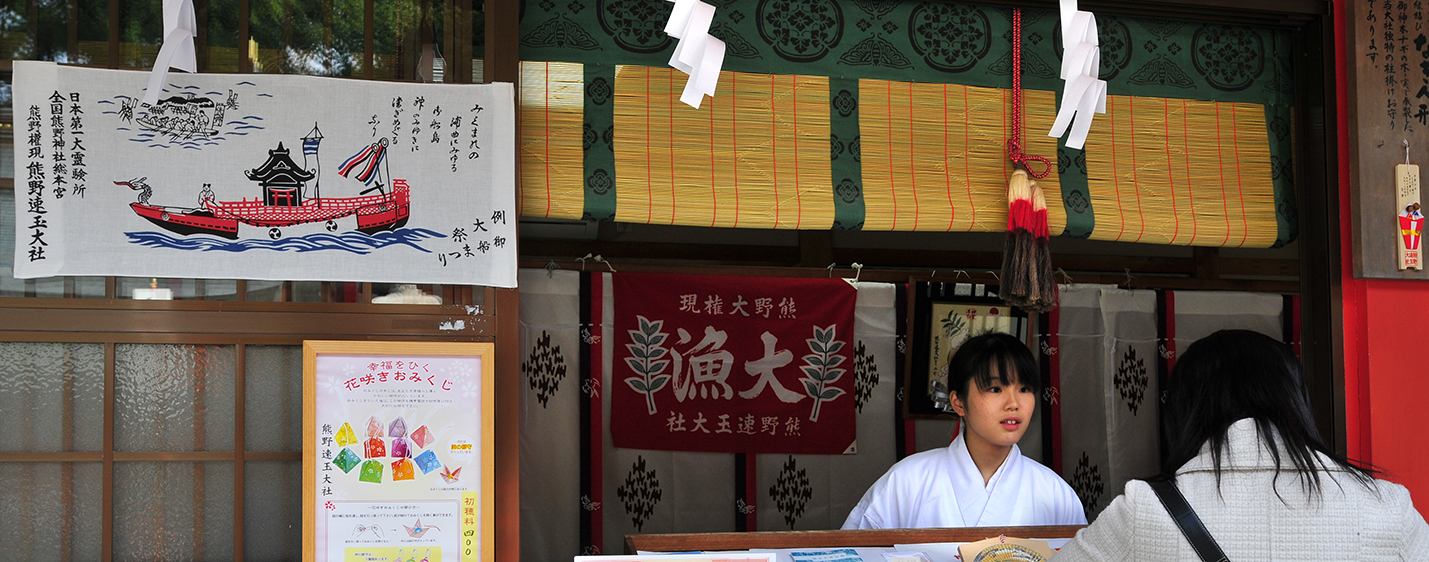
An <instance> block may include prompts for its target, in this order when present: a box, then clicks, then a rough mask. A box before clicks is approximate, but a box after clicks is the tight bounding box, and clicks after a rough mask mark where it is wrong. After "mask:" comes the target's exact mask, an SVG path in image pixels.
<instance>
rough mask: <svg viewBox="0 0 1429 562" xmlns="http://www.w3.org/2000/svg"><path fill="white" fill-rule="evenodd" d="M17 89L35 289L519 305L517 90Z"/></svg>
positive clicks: (263, 84)
mask: <svg viewBox="0 0 1429 562" xmlns="http://www.w3.org/2000/svg"><path fill="white" fill-rule="evenodd" d="M14 73H15V74H14V104H15V108H16V112H17V115H18V116H19V119H18V120H17V123H16V125H17V127H22V128H23V134H22V135H20V136H19V137H18V140H19V142H17V143H16V144H15V163H16V170H18V171H19V173H17V177H16V180H17V181H16V187H15V197H16V205H15V214H16V217H15V218H16V221H15V222H16V244H15V277H17V278H22V279H29V278H35V277H48V276H54V275H116V276H136V277H183V278H209V279H269V280H293V281H372V282H392V283H397V282H402V283H459V284H475V285H488V286H494V287H508V288H509V287H515V286H516V244H515V238H516V219H517V217H516V193H515V192H516V187H515V185H516V182H515V165H516V156H515V139H514V137H513V136H512V135H511V134H510V132H511V131H512V130H514V129H515V94H514V89H513V87H512V85H511V84H486V85H451V84H400V83H388V82H373V81H361V80H344V79H334V78H318V77H309V76H281V75H255V74H193V75H187V74H173V75H170V76H169V77H168V80H167V82H168V86H167V87H166V88H165V89H164V91H163V92H162V94H161V95H159V96H158V98H159V101H158V102H157V103H155V104H154V105H151V106H144V105H142V104H140V103H139V101H140V98H139V97H136V95H137V94H139V93H141V92H143V91H144V90H145V88H144V84H145V83H146V81H147V79H148V78H149V74H148V73H146V72H134V71H118V70H95V69H86V68H75V67H62V66H58V65H55V64H53V63H44V62H25V61H17V62H16V63H15V69H14Z"/></svg>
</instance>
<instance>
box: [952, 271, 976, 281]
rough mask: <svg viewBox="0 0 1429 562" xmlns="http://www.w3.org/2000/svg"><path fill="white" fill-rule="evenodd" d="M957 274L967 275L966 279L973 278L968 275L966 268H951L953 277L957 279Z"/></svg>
mask: <svg viewBox="0 0 1429 562" xmlns="http://www.w3.org/2000/svg"><path fill="white" fill-rule="evenodd" d="M959 275H961V276H963V277H967V278H968V279H972V278H973V276H971V275H968V272H967V271H966V270H962V269H954V270H953V279H957V278H958V276H959Z"/></svg>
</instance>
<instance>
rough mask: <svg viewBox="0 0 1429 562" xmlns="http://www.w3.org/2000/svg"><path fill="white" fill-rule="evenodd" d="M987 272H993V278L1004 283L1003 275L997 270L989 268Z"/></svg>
mask: <svg viewBox="0 0 1429 562" xmlns="http://www.w3.org/2000/svg"><path fill="white" fill-rule="evenodd" d="M987 272H988V273H989V274H991V275H992V278H993V279H996V280H997V282H998V283H1002V276H1001V275H998V274H997V272H996V271H993V270H991V269H989V270H987Z"/></svg>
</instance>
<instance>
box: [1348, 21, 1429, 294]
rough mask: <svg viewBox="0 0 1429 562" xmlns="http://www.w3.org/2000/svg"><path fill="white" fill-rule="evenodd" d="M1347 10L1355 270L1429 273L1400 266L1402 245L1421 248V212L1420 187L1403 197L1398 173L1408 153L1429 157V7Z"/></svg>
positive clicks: (1401, 275)
mask: <svg viewBox="0 0 1429 562" xmlns="http://www.w3.org/2000/svg"><path fill="white" fill-rule="evenodd" d="M1345 10H1346V11H1347V14H1346V17H1347V21H1349V22H1350V24H1349V25H1348V29H1347V31H1348V33H1349V46H1348V47H1346V49H1347V51H1348V55H1349V61H1350V64H1349V65H1348V68H1347V72H1348V74H1349V83H1348V86H1349V120H1350V128H1349V129H1350V152H1351V157H1350V158H1351V163H1350V185H1351V186H1352V188H1353V191H1352V195H1351V211H1350V214H1351V228H1352V230H1353V232H1354V236H1353V241H1354V257H1355V277H1359V278H1374V279H1429V271H1426V270H1423V269H1415V268H1414V267H1413V265H1410V266H1409V267H1408V268H1401V267H1399V265H1400V249H1401V248H1402V247H1405V246H1404V245H1405V244H1408V245H1410V246H1412V247H1414V248H1416V249H1417V247H1418V241H1419V238H1420V235H1421V234H1422V232H1421V231H1422V227H1423V218H1422V217H1423V215H1422V212H1421V211H1420V208H1421V203H1422V201H1419V200H1418V193H1417V190H1414V191H1416V193H1413V194H1412V195H1413V196H1412V197H1408V198H1406V197H1403V196H1402V195H1405V194H1401V191H1402V190H1401V189H1400V187H1401V182H1400V181H1399V177H1398V176H1397V175H1396V166H1398V165H1403V164H1406V160H1407V163H1408V164H1419V163H1421V161H1426V160H1429V10H1426V9H1425V7H1424V5H1423V3H1422V2H1415V1H1408V2H1402V1H1395V2H1384V1H1370V0H1355V1H1353V2H1346V3H1345ZM1406 142H1407V143H1408V146H1407V147H1406V145H1405V143H1406ZM1416 215H1417V216H1416Z"/></svg>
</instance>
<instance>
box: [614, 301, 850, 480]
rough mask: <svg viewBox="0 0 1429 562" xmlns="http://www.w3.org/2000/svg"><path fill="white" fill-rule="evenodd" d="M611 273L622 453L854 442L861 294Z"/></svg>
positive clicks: (830, 446) (823, 447)
mask: <svg viewBox="0 0 1429 562" xmlns="http://www.w3.org/2000/svg"><path fill="white" fill-rule="evenodd" d="M612 277H613V278H614V285H615V295H614V296H615V326H614V328H615V329H614V330H613V331H612V332H611V333H610V335H611V336H613V337H615V338H616V340H615V342H614V343H615V357H614V369H615V371H614V377H613V384H612V387H613V390H612V392H614V394H613V395H612V396H611V402H612V410H613V411H612V412H611V420H610V430H611V436H612V438H613V440H614V445H615V446H616V447H629V448H636V449H663V450H679V451H708V452H724V453H805V454H809V453H814V454H819V453H822V454H840V453H844V452H845V451H846V450H848V449H849V447H850V446H851V445H853V443H854V438H855V431H854V430H855V424H854V397H853V388H854V375H853V357H852V355H853V347H854V346H853V309H854V302H855V300H856V298H857V292H856V291H855V289H854V288H853V286H851V285H849V284H848V283H847V282H845V281H844V280H842V279H786V278H772V277H734V276H720V275H657V274H640V273H617V274H615V275H613V276H612Z"/></svg>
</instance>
